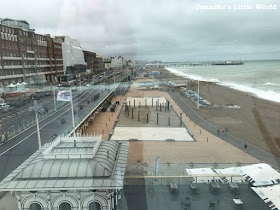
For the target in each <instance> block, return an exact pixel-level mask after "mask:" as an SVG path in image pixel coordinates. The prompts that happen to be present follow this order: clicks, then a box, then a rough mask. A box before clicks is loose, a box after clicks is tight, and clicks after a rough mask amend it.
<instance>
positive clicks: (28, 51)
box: [26, 50, 34, 54]
mask: <svg viewBox="0 0 280 210" xmlns="http://www.w3.org/2000/svg"><path fill="white" fill-rule="evenodd" d="M26 52H27V53H32V54H34V51H33V50H27V51H26Z"/></svg>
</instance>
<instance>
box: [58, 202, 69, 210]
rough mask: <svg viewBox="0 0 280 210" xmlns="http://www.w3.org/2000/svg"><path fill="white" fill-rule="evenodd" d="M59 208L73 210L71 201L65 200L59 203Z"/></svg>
mask: <svg viewBox="0 0 280 210" xmlns="http://www.w3.org/2000/svg"><path fill="white" fill-rule="evenodd" d="M59 210H71V205H70V204H69V203H66V202H63V203H61V204H60V205H59Z"/></svg>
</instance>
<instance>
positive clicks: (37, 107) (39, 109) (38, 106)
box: [29, 100, 42, 149]
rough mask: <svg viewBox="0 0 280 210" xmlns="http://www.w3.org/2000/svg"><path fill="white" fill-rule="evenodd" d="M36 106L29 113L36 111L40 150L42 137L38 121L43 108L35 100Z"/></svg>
mask: <svg viewBox="0 0 280 210" xmlns="http://www.w3.org/2000/svg"><path fill="white" fill-rule="evenodd" d="M33 103H34V105H33V106H31V107H30V108H29V111H35V118H36V124H37V133H38V145H39V149H41V146H42V144H41V136H40V128H39V119H38V113H40V112H41V111H42V106H40V105H38V101H37V100H34V102H33Z"/></svg>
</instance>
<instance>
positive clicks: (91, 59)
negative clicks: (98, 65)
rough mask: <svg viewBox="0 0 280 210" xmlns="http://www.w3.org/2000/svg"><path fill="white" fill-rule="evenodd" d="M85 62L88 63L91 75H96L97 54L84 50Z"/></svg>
mask: <svg viewBox="0 0 280 210" xmlns="http://www.w3.org/2000/svg"><path fill="white" fill-rule="evenodd" d="M83 53H84V58H85V62H86V63H87V70H90V73H91V74H94V60H95V59H96V53H94V52H90V51H85V50H83Z"/></svg>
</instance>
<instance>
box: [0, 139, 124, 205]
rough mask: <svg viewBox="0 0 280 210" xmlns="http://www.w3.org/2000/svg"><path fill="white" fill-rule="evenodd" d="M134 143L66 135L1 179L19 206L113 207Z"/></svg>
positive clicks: (0, 185)
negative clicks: (129, 146) (129, 147)
mask: <svg viewBox="0 0 280 210" xmlns="http://www.w3.org/2000/svg"><path fill="white" fill-rule="evenodd" d="M127 153H128V142H122V143H119V142H117V141H102V140H101V136H99V137H63V138H60V137H59V138H57V139H56V140H54V141H53V142H51V143H49V144H46V145H44V146H43V147H42V148H41V149H39V150H38V151H37V152H36V153H34V154H33V155H32V156H31V157H29V158H28V159H27V160H26V161H25V162H24V163H22V165H20V166H19V167H18V168H17V169H16V170H15V171H13V172H12V173H11V174H10V175H8V176H7V177H6V178H5V179H4V180H3V181H2V182H1V183H0V191H13V192H14V193H15V196H16V199H17V202H18V209H19V210H43V209H48V210H61V209H63V210H113V209H115V208H116V206H117V205H118V199H119V198H120V196H119V195H120V190H122V188H123V179H124V172H125V166H126V159H127Z"/></svg>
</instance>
